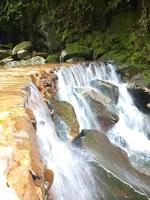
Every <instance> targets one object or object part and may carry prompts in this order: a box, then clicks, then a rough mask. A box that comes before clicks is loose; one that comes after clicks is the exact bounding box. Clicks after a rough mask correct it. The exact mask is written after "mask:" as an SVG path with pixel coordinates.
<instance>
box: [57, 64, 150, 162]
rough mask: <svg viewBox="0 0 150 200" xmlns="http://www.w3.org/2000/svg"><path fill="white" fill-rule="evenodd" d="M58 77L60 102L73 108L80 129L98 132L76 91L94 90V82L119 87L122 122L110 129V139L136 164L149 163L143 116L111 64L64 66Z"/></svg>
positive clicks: (86, 106) (95, 122)
mask: <svg viewBox="0 0 150 200" xmlns="http://www.w3.org/2000/svg"><path fill="white" fill-rule="evenodd" d="M57 75H58V88H59V92H58V99H60V100H64V101H67V102H69V103H71V104H72V105H73V107H74V109H75V112H76V115H77V118H78V121H79V124H80V130H82V129H95V130H99V126H98V122H97V120H96V118H95V116H94V115H93V114H92V111H91V108H90V106H89V105H88V103H87V101H86V99H85V98H84V97H82V96H81V94H80V93H78V92H77V88H83V87H84V88H87V87H92V86H91V81H92V80H95V79H99V80H104V81H108V82H111V83H113V84H115V85H116V86H118V88H119V101H118V104H117V108H118V110H119V122H118V123H116V125H115V126H114V127H113V128H112V129H111V130H109V132H108V137H109V139H110V140H111V142H113V143H114V144H116V145H118V146H120V147H121V148H123V149H124V150H125V151H126V152H127V153H128V155H129V157H130V158H131V160H132V161H133V160H134V162H135V163H136V162H138V160H140V162H141V160H142V161H143V163H144V162H150V141H149V139H148V137H147V135H146V130H145V119H144V115H143V114H142V113H141V112H140V111H139V110H138V109H137V108H136V107H135V105H134V103H133V101H132V98H131V96H130V95H129V93H128V91H127V88H126V84H125V83H123V81H121V78H120V77H119V75H118V74H117V72H116V68H115V66H113V65H112V64H110V63H108V64H104V63H91V64H82V65H80V64H79V65H74V66H73V67H70V68H68V67H67V68H65V67H63V68H62V69H61V70H59V71H58V72H57ZM93 89H94V88H93ZM135 163H134V164H135Z"/></svg>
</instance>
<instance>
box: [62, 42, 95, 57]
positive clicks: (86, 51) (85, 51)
mask: <svg viewBox="0 0 150 200" xmlns="http://www.w3.org/2000/svg"><path fill="white" fill-rule="evenodd" d="M63 52H66V55H65V56H64V61H65V60H69V59H75V58H84V59H86V60H91V59H92V51H91V49H90V48H89V47H88V46H86V45H85V44H83V43H82V42H75V43H71V44H67V46H66V49H65V51H63Z"/></svg>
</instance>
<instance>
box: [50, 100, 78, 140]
mask: <svg viewBox="0 0 150 200" xmlns="http://www.w3.org/2000/svg"><path fill="white" fill-rule="evenodd" d="M50 102H51V106H52V108H53V109H54V114H53V120H54V123H55V126H56V130H57V133H58V135H59V136H60V137H61V138H62V139H63V140H66V139H69V140H73V139H74V138H76V137H77V136H78V135H79V124H78V121H77V117H76V114H75V111H74V108H73V107H72V105H71V104H69V103H68V102H65V101H59V100H56V99H51V101H50ZM64 133H66V134H67V135H63V134H64Z"/></svg>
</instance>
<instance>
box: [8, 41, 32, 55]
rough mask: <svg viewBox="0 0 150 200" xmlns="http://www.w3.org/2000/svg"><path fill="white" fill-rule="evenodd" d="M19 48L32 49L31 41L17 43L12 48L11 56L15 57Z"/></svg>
mask: <svg viewBox="0 0 150 200" xmlns="http://www.w3.org/2000/svg"><path fill="white" fill-rule="evenodd" d="M20 50H27V51H31V50H32V43H31V42H30V41H24V42H21V43H19V44H17V45H16V46H15V47H14V48H13V50H12V56H13V57H16V55H17V53H18V51H20Z"/></svg>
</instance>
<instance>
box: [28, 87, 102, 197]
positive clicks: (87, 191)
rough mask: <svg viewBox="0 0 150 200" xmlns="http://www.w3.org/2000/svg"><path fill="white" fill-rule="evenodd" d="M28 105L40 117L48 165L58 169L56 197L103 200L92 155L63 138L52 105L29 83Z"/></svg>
mask: <svg viewBox="0 0 150 200" xmlns="http://www.w3.org/2000/svg"><path fill="white" fill-rule="evenodd" d="M26 106H27V107H30V108H31V109H32V110H33V112H34V115H35V118H36V127H37V141H38V144H39V147H40V152H41V155H42V158H43V160H44V162H45V164H46V165H47V167H48V168H49V169H52V170H53V171H54V183H53V185H52V188H51V192H50V193H51V194H50V195H51V196H54V199H55V200H77V199H79V200H93V199H95V200H96V199H97V200H99V199H101V197H100V195H98V193H97V192H98V188H97V187H96V185H95V180H94V177H93V173H92V169H91V166H90V164H89V162H90V161H91V160H92V155H91V154H89V153H88V152H85V151H81V149H77V148H76V147H75V146H73V145H71V144H65V143H64V142H61V141H60V140H59V138H58V137H57V133H56V131H55V126H54V123H53V121H52V120H51V118H50V115H49V111H48V108H47V106H46V104H45V102H44V100H43V98H42V97H41V96H40V93H39V91H38V90H37V88H36V87H35V86H34V85H33V84H30V86H29V98H28V101H27V105H26ZM48 199H49V198H48ZM50 199H51V198H50ZM52 199H53V198H52Z"/></svg>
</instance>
